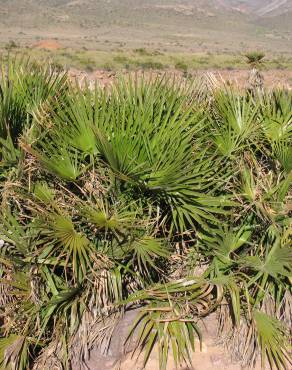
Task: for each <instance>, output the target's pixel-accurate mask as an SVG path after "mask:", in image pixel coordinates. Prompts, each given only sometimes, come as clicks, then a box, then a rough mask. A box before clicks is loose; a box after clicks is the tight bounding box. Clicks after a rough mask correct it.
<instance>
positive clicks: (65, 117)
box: [0, 62, 292, 369]
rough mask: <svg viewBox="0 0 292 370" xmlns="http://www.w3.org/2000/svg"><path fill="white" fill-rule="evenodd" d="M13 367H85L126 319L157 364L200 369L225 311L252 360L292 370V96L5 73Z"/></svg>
mask: <svg viewBox="0 0 292 370" xmlns="http://www.w3.org/2000/svg"><path fill="white" fill-rule="evenodd" d="M0 92H1V94H0V125H1V127H0V130H1V133H0V134H1V151H0V155H1V213H2V217H1V220H2V221H1V225H0V226H1V232H0V234H1V240H2V244H1V248H0V274H1V280H0V284H1V291H2V295H1V300H0V313H1V317H2V326H1V338H0V361H1V365H2V367H4V368H5V367H6V366H10V367H11V368H12V369H26V368H35V369H49V368H50V367H53V366H55V367H57V368H58V367H59V368H66V369H70V368H71V367H72V363H73V362H74V361H76V359H77V360H78V361H81V362H82V361H84V360H85V359H86V358H87V356H88V353H89V351H90V349H91V348H92V346H93V345H95V346H96V345H98V346H100V347H101V348H102V349H103V350H104V351H105V352H106V349H107V347H108V345H109V341H110V337H111V333H112V332H113V330H114V327H115V325H116V324H117V323H118V322H119V320H121V318H122V317H123V315H124V313H125V312H126V311H129V310H131V309H133V308H138V310H139V313H138V316H137V318H136V320H135V321H134V322H133V326H132V329H131V330H129V338H130V337H131V336H132V335H135V336H136V338H137V339H136V341H135V345H136V350H135V353H137V354H138V353H140V352H141V351H143V353H144V362H145V364H146V362H147V360H148V358H149V356H150V354H151V352H152V350H153V348H154V347H155V346H157V347H158V350H159V365H160V368H161V369H165V368H166V366H167V359H168V357H169V354H170V353H172V355H173V357H174V360H175V362H176V363H177V364H180V363H183V362H184V363H187V364H190V363H191V351H192V350H194V349H195V337H199V339H200V340H201V339H202V338H201V333H200V330H199V326H198V322H199V320H201V319H202V318H203V317H207V316H208V315H209V314H211V313H213V312H216V313H217V315H218V329H219V332H220V335H221V338H222V339H223V340H224V342H225V343H226V345H228V346H229V348H230V349H232V352H233V353H234V355H235V356H237V358H239V359H240V360H241V361H242V362H243V363H244V364H246V365H248V366H252V365H253V364H254V363H255V362H256V361H257V359H258V357H259V356H260V357H261V360H262V363H263V364H264V365H265V364H270V365H271V366H274V365H275V366H276V367H278V368H288V367H289V363H290V358H289V327H291V259H292V253H291V218H290V217H291V179H292V174H291V163H292V151H291V130H292V124H291V119H292V113H291V112H292V95H291V93H290V92H286V91H273V92H267V93H264V94H261V95H259V96H255V95H251V94H249V93H248V92H247V93H246V92H244V93H242V92H238V91H235V90H230V89H229V88H222V89H215V88H212V86H211V85H210V84H206V83H205V82H204V81H196V82H195V83H194V84H192V85H190V84H187V83H185V82H182V81H177V80H171V79H167V78H165V77H164V78H150V79H149V78H147V79H146V78H145V79H144V78H140V79H137V78H134V79H131V78H129V79H120V80H119V81H118V82H116V83H115V84H114V85H113V86H111V87H110V88H109V89H108V90H106V89H100V88H99V87H97V86H96V87H95V88H94V89H89V88H88V87H86V86H85V88H83V89H82V90H81V89H80V88H79V87H78V84H72V83H71V82H69V81H68V79H67V76H66V75H65V74H62V73H60V72H58V73H57V72H56V71H54V70H52V69H50V68H47V69H44V68H40V67H38V66H35V65H31V64H30V63H23V62H22V63H21V64H19V63H18V62H13V63H10V64H9V65H8V68H7V69H6V70H5V68H4V69H3V76H2V79H1V88H0Z"/></svg>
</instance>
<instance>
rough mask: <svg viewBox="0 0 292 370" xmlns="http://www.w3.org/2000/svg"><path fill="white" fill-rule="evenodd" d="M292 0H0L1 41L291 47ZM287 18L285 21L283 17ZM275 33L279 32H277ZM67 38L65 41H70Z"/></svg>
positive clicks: (198, 47)
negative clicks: (291, 12)
mask: <svg viewBox="0 0 292 370" xmlns="http://www.w3.org/2000/svg"><path fill="white" fill-rule="evenodd" d="M291 3H292V2H291V0H0V31H1V33H0V42H1V40H2V41H3V40H5V39H6V40H7V35H8V36H9V37H10V38H13V39H16V40H20V41H21V42H22V40H25V41H26V42H29V40H31V39H35V38H46V37H57V38H60V39H62V40H65V41H66V40H68V44H70V45H72V42H70V40H72V39H73V40H76V46H78V47H79V46H81V45H83V44H86V46H87V47H91V48H96V47H97V46H98V45H100V43H103V44H104V43H106V42H108V44H112V43H117V44H126V45H128V46H129V47H134V46H140V45H142V46H145V45H146V46H147V45H148V46H151V45H153V47H163V48H165V49H174V50H178V49H181V50H185V49H188V50H199V51H200V50H201V51H206V50H211V51H217V50H221V51H222V50H224V49H226V51H227V50H229V51H230V50H231V51H236V50H242V48H257V47H260V48H264V49H266V48H271V49H275V50H285V49H287V45H286V44H287V41H288V42H290V41H291V37H292V30H291V23H290V22H289V20H288V18H287V14H289V10H292V4H291ZM282 19H283V20H284V22H282V21H281V20H282ZM274 36H275V37H274ZM66 42H67V41H66Z"/></svg>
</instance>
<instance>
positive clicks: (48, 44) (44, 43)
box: [33, 40, 62, 50]
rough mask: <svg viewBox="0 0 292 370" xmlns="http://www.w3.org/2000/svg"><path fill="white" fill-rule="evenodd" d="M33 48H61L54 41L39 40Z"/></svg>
mask: <svg viewBox="0 0 292 370" xmlns="http://www.w3.org/2000/svg"><path fill="white" fill-rule="evenodd" d="M33 48H35V49H43V50H58V49H61V48H62V45H61V44H60V43H59V42H58V41H56V40H41V41H38V42H37V43H35V44H34V45H33Z"/></svg>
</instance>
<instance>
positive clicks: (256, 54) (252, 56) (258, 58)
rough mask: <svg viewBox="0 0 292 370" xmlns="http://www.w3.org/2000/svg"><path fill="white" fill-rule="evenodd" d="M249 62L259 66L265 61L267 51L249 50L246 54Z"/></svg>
mask: <svg viewBox="0 0 292 370" xmlns="http://www.w3.org/2000/svg"><path fill="white" fill-rule="evenodd" d="M244 56H245V57H246V60H247V63H248V64H250V65H252V66H258V65H260V64H261V63H263V60H264V58H265V53H263V52H262V51H256V50H255V51H249V52H247V53H246V54H245V55H244Z"/></svg>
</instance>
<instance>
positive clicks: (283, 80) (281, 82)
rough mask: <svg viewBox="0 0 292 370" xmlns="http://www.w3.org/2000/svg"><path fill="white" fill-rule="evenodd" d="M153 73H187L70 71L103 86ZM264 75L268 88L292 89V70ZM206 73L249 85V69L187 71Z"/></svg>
mask: <svg viewBox="0 0 292 370" xmlns="http://www.w3.org/2000/svg"><path fill="white" fill-rule="evenodd" d="M143 73H147V74H150V73H151V74H153V75H162V74H164V73H168V74H170V75H177V76H184V75H186V73H184V72H181V71H179V70H168V71H161V70H151V71H147V72H143V71H141V70H140V71H136V72H128V71H124V72H115V71H105V70H95V71H93V72H89V73H87V72H84V71H79V70H77V69H71V70H70V71H69V76H70V77H71V78H72V79H75V78H77V79H78V80H79V81H81V82H82V81H85V80H87V81H89V82H91V83H95V82H96V81H97V82H98V83H99V84H100V85H101V86H102V87H106V86H108V85H109V84H111V83H112V82H114V81H115V80H116V78H117V77H118V76H120V75H121V74H123V75H130V74H143ZM262 73H263V76H264V86H265V87H266V88H268V89H274V88H286V89H289V90H291V89H292V70H278V69H275V70H272V69H271V70H266V71H263V72H262ZM206 74H213V75H214V76H215V77H216V78H217V79H218V81H219V82H220V81H222V83H223V82H225V83H228V84H230V85H238V86H239V87H245V86H247V81H248V77H249V70H240V69H238V70H227V69H226V70H225V69H220V70H219V69H208V70H197V71H190V72H188V73H187V76H188V77H189V78H192V77H194V78H195V77H200V76H203V75H206Z"/></svg>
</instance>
